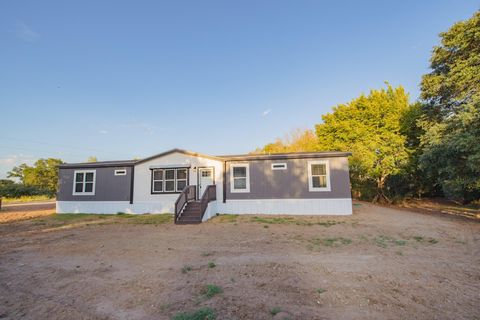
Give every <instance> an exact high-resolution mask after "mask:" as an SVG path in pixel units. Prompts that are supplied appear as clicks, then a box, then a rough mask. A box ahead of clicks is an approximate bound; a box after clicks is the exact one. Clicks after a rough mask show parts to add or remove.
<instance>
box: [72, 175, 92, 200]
mask: <svg viewBox="0 0 480 320" xmlns="http://www.w3.org/2000/svg"><path fill="white" fill-rule="evenodd" d="M73 175H74V179H73V195H79V196H81V195H85V196H87V195H95V170H75V171H74V173H73Z"/></svg>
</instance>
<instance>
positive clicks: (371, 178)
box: [316, 85, 409, 201]
mask: <svg viewBox="0 0 480 320" xmlns="http://www.w3.org/2000/svg"><path fill="white" fill-rule="evenodd" d="M408 110H409V103H408V94H407V93H406V92H405V90H404V89H403V88H402V87H398V88H392V87H391V86H390V85H388V86H387V88H386V89H380V90H372V91H370V94H369V95H368V96H365V95H361V96H360V97H359V98H356V99H353V100H352V101H351V102H349V103H347V104H342V105H338V106H336V107H334V108H333V112H332V113H328V114H326V115H324V116H322V119H323V123H322V124H318V125H317V126H316V133H317V137H318V147H319V149H320V150H325V151H351V152H352V157H351V158H350V168H351V174H352V188H353V189H354V192H356V193H357V196H359V197H361V196H362V193H369V192H371V190H370V191H369V190H368V188H372V187H373V188H374V190H373V191H374V192H373V194H372V195H371V196H373V201H377V200H378V201H382V200H387V201H389V199H388V198H387V196H386V195H385V192H384V187H385V181H386V179H387V178H388V177H389V176H391V175H393V174H396V173H398V172H399V170H400V167H401V166H402V165H404V164H405V163H406V161H407V158H408V153H407V150H406V147H405V142H406V137H405V136H404V135H402V134H401V132H400V131H401V119H402V117H403V116H404V114H405V113H406V112H407V111H408ZM364 196H365V195H364Z"/></svg>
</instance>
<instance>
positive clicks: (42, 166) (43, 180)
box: [8, 158, 63, 194]
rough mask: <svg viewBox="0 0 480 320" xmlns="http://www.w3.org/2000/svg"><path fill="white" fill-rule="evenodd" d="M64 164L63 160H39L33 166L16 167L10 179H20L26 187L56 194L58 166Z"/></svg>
mask: <svg viewBox="0 0 480 320" xmlns="http://www.w3.org/2000/svg"><path fill="white" fill-rule="evenodd" d="M62 163H63V161H62V160H60V159H54V158H48V159H39V160H37V161H36V162H35V164H34V165H33V166H28V165H27V164H25V163H23V164H21V165H19V166H18V167H14V168H13V169H12V170H11V171H10V172H9V173H8V177H16V178H19V179H20V181H21V182H22V184H24V185H25V186H33V187H37V188H40V189H43V190H46V191H48V192H49V193H50V194H54V193H55V192H56V191H57V183H58V165H60V164H62Z"/></svg>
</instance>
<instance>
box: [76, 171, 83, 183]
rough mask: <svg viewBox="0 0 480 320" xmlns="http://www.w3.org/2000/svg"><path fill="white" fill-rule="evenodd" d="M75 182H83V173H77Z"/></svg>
mask: <svg viewBox="0 0 480 320" xmlns="http://www.w3.org/2000/svg"><path fill="white" fill-rule="evenodd" d="M75 181H76V182H83V172H82V173H80V172H79V173H77V175H76V176H75Z"/></svg>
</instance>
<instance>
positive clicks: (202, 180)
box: [198, 168, 213, 199]
mask: <svg viewBox="0 0 480 320" xmlns="http://www.w3.org/2000/svg"><path fill="white" fill-rule="evenodd" d="M198 176H199V180H198V198H199V199H201V198H202V196H203V193H204V192H205V189H206V188H207V187H208V186H209V185H212V184H213V168H200V169H198Z"/></svg>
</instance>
